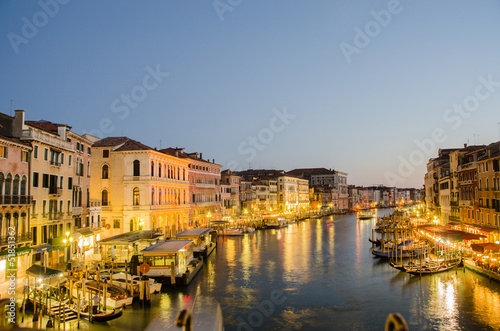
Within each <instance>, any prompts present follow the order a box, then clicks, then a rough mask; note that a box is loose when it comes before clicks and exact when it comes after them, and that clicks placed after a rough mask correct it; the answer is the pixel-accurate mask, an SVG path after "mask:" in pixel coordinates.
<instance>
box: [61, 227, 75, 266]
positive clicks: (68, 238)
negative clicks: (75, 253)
mask: <svg viewBox="0 0 500 331" xmlns="http://www.w3.org/2000/svg"><path fill="white" fill-rule="evenodd" d="M72 242H73V237H71V236H70V233H69V231H67V232H66V237H65V238H64V239H63V244H64V245H65V246H66V247H65V248H64V259H65V260H66V262H69V260H70V254H68V253H69V252H68V245H70V244H71V243H72Z"/></svg>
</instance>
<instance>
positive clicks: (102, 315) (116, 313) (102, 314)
mask: <svg viewBox="0 0 500 331" xmlns="http://www.w3.org/2000/svg"><path fill="white" fill-rule="evenodd" d="M66 306H67V307H68V308H69V310H71V311H72V312H74V313H76V314H78V306H77V304H76V302H72V301H68V302H67V303H66ZM91 308H92V307H91V306H89V305H85V306H84V307H80V316H81V317H83V318H85V319H87V320H89V321H92V322H108V321H111V320H114V319H116V318H118V317H120V316H122V314H123V308H115V309H113V310H110V311H106V310H100V309H98V310H97V314H92V316H90V314H89V309H91Z"/></svg>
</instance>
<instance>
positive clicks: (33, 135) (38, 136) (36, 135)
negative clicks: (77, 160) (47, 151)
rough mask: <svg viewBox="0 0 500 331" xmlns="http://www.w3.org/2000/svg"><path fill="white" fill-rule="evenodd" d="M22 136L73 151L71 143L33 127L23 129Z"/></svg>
mask: <svg viewBox="0 0 500 331" xmlns="http://www.w3.org/2000/svg"><path fill="white" fill-rule="evenodd" d="M22 138H25V139H35V140H40V141H44V142H46V143H49V144H51V145H54V146H58V147H61V148H64V149H67V150H69V151H74V149H73V145H72V144H71V143H70V142H67V141H64V140H62V139H60V138H57V137H55V136H53V135H51V134H48V133H45V132H43V131H39V130H33V129H27V130H23V133H22Z"/></svg>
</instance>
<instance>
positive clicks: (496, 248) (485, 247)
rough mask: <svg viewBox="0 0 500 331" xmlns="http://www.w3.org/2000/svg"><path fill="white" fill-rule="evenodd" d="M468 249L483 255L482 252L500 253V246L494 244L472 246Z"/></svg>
mask: <svg viewBox="0 0 500 331" xmlns="http://www.w3.org/2000/svg"><path fill="white" fill-rule="evenodd" d="M470 247H471V248H472V250H474V251H476V252H479V253H484V251H500V244H494V243H482V244H472V245H470Z"/></svg>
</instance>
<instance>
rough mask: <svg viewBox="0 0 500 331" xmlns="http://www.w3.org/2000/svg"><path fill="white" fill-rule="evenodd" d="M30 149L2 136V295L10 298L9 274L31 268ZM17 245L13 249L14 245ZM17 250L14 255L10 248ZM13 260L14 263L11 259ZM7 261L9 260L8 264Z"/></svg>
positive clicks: (0, 273) (0, 162) (0, 238)
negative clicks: (8, 294)
mask: <svg viewBox="0 0 500 331" xmlns="http://www.w3.org/2000/svg"><path fill="white" fill-rule="evenodd" d="M30 152H31V147H30V146H29V145H28V144H25V143H23V142H21V141H20V140H19V139H16V138H9V137H5V136H0V207H1V208H0V295H1V296H2V297H3V296H4V295H5V296H6V295H7V292H8V286H9V281H10V280H11V279H10V278H9V277H8V275H11V273H12V271H14V273H16V279H19V278H22V277H24V275H25V273H26V269H27V268H29V267H30V265H31V263H30V262H31V249H30V247H29V245H30V244H31V241H32V238H31V232H30V222H29V217H30V206H31V196H30V195H29V161H30V157H29V154H30ZM11 245H14V246H11ZM12 248H13V249H14V253H13V254H12V253H11V252H9V249H12ZM11 257H13V258H14V261H12V260H11V259H10V258H11ZM7 261H9V262H8V263H7Z"/></svg>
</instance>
